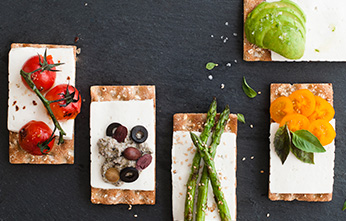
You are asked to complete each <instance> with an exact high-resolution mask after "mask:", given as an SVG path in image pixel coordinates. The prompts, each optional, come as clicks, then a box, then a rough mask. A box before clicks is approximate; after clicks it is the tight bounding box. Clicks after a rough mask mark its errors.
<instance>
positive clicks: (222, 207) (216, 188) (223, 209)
mask: <svg viewBox="0 0 346 221" xmlns="http://www.w3.org/2000/svg"><path fill="white" fill-rule="evenodd" d="M190 135H191V138H192V141H193V143H194V145H195V146H196V147H197V148H198V151H199V153H200V155H201V157H202V158H203V160H204V163H205V165H206V167H207V171H208V174H209V178H210V181H211V186H212V188H213V193H214V197H215V200H216V203H217V205H218V209H219V213H220V217H221V220H227V221H230V220H231V214H230V212H229V208H228V205H227V202H226V200H225V197H224V194H223V192H222V191H221V183H220V180H219V177H218V176H217V172H216V169H215V164H214V161H213V158H212V156H211V154H210V153H209V151H208V148H207V145H205V144H204V143H202V141H201V139H200V138H199V137H198V136H196V134H194V133H192V132H190Z"/></svg>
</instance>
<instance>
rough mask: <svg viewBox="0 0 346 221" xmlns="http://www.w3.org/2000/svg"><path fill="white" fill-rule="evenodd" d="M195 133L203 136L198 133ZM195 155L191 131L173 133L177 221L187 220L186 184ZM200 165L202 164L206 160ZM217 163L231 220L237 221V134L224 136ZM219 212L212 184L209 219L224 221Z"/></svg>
mask: <svg viewBox="0 0 346 221" xmlns="http://www.w3.org/2000/svg"><path fill="white" fill-rule="evenodd" d="M195 133H196V134H197V135H200V133H198V132H195ZM195 153H196V148H195V147H194V145H193V143H192V141H191V138H190V133H189V132H188V131H175V132H174V133H173V148H172V187H173V193H172V199H173V219H174V220H184V205H185V197H186V182H187V180H188V178H189V175H190V171H191V163H192V160H193V157H194V156H195ZM201 162H202V164H201V165H203V160H202V161H201ZM214 162H215V167H216V170H217V173H218V175H219V178H220V180H221V186H222V191H223V193H224V195H225V198H226V201H227V204H228V206H229V209H230V212H231V217H232V220H236V209H237V200H236V166H237V161H236V134H234V133H228V132H225V133H223V134H222V137H221V142H220V145H219V146H218V148H217V152H216V155H215V158H214ZM202 170H203V167H201V169H200V176H199V178H200V177H201V173H202ZM196 192H197V191H196ZM217 210H218V209H217V205H216V203H215V200H214V194H213V190H212V187H211V183H210V182H209V190H208V210H207V212H206V220H221V219H220V215H219V213H218V211H217Z"/></svg>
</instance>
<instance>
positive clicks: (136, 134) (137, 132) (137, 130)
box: [131, 125, 148, 143]
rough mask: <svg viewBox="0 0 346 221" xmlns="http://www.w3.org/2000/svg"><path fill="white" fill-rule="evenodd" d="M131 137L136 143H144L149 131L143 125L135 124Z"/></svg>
mask: <svg viewBox="0 0 346 221" xmlns="http://www.w3.org/2000/svg"><path fill="white" fill-rule="evenodd" d="M131 138H132V140H133V141H134V142H136V143H143V142H145V141H146V140H147V138H148V131H147V129H145V127H143V126H140V125H138V126H135V127H133V128H132V130H131Z"/></svg>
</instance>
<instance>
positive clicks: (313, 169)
mask: <svg viewBox="0 0 346 221" xmlns="http://www.w3.org/2000/svg"><path fill="white" fill-rule="evenodd" d="M270 100H271V108H270V113H271V124H270V176H269V199H271V200H285V201H292V200H299V201H318V202H323V201H331V200H332V194H333V183H334V158H335V144H334V138H335V119H334V113H335V112H334V109H333V88H332V84H293V85H291V84H271V97H270ZM285 125H287V128H288V130H289V132H288V133H289V134H290V135H289V137H288V136H286V135H285V133H286V132H285V130H286V129H285ZM279 130H280V131H279ZM311 134H312V135H313V136H315V138H314V137H313V136H312V135H311ZM307 139H309V141H308V142H309V144H307V142H306V140H307ZM285 140H286V141H287V142H286V141H285ZM288 140H290V141H288ZM302 144H305V145H302ZM285 148H287V152H286V151H285V150H284V149H285Z"/></svg>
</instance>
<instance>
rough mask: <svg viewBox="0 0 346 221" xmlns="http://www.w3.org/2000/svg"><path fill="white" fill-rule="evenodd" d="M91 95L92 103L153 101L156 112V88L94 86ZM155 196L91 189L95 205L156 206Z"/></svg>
mask: <svg viewBox="0 0 346 221" xmlns="http://www.w3.org/2000/svg"><path fill="white" fill-rule="evenodd" d="M90 94H91V102H102V101H129V100H148V99H153V100H154V110H156V102H155V99H156V98H155V96H156V95H155V86H92V87H91V88H90ZM155 125H156V122H155ZM154 136H155V135H154ZM154 140H155V139H154ZM155 170H156V169H155ZM155 179H156V174H155ZM155 195H156V190H154V191H144V190H123V189H100V188H94V187H91V202H92V203H94V204H107V205H115V204H130V205H135V204H147V205H154V204H155Z"/></svg>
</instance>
